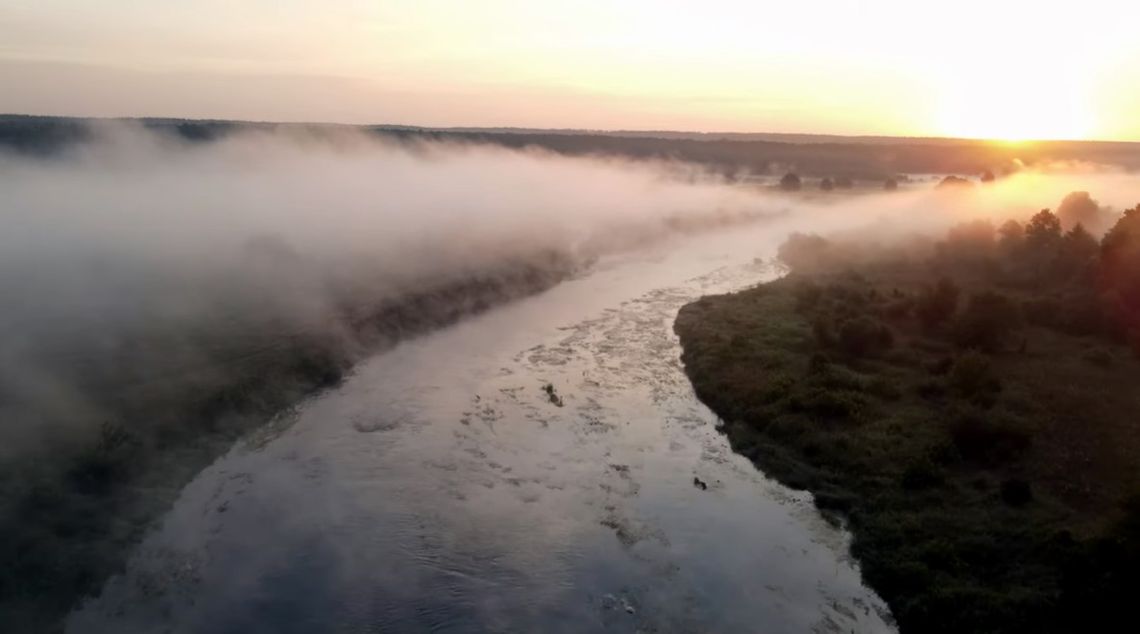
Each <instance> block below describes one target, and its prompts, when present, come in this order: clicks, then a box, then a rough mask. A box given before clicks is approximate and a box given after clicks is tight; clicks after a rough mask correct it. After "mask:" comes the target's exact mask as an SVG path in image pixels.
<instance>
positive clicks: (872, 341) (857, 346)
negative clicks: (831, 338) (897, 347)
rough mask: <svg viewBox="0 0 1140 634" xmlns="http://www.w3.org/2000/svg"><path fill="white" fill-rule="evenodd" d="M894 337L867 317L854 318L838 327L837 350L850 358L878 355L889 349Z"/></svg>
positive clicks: (886, 329)
mask: <svg viewBox="0 0 1140 634" xmlns="http://www.w3.org/2000/svg"><path fill="white" fill-rule="evenodd" d="M893 343H894V336H893V335H892V334H891V331H890V329H889V328H887V327H886V326H885V325H883V324H882V323H879V322H876V321H874V320H873V319H871V318H869V317H865V316H862V317H856V318H855V319H850V320H847V321H845V322H843V324H842V325H840V327H839V336H838V340H837V344H838V346H839V349H840V350H842V351H843V353H844V354H847V355H849V356H852V357H865V356H869V355H873V354H878V353H880V352H882V351H883V350H886V349H887V348H889V347H891V345H892V344H893Z"/></svg>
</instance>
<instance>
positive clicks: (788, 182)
mask: <svg viewBox="0 0 1140 634" xmlns="http://www.w3.org/2000/svg"><path fill="white" fill-rule="evenodd" d="M801 186H802V183H801V182H800V177H799V176H798V175H797V174H795V173H793V172H788V173H787V174H784V177H783V178H781V179H780V189H782V190H784V191H786V192H798V191H799V190H800V187H801Z"/></svg>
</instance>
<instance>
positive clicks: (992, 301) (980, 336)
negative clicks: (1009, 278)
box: [954, 291, 1021, 352]
mask: <svg viewBox="0 0 1140 634" xmlns="http://www.w3.org/2000/svg"><path fill="white" fill-rule="evenodd" d="M1020 325H1021V312H1020V311H1019V310H1018V308H1017V305H1016V304H1015V303H1014V302H1013V301H1012V300H1011V299H1010V298H1009V297H1006V296H1005V295H1003V294H1001V293H995V292H993V291H986V292H984V293H979V294H977V295H974V296H972V297H971V298H970V303H969V305H968V306H967V307H966V310H965V311H964V312H963V313H962V316H961V317H960V318H959V319H958V322H957V323H956V324H955V328H954V339H955V341H956V342H957V344H958V345H959V346H961V347H963V348H978V349H981V350H986V351H990V352H993V351H996V350H998V349H1000V348H1001V346H1002V344H1003V343H1005V340H1006V339H1007V338H1008V336H1009V333H1010V332H1011V331H1013V330H1014V329H1015V328H1017V327H1018V326H1020Z"/></svg>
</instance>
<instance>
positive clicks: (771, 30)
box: [0, 0, 1140, 141]
mask: <svg viewBox="0 0 1140 634" xmlns="http://www.w3.org/2000/svg"><path fill="white" fill-rule="evenodd" d="M1137 14H1140V9H1136V8H1135V7H1133V6H1132V5H1131V3H1128V2H1125V1H1124V0H1084V1H1082V2H1080V3H1075V2H1062V1H1057V2H1040V1H1036V2H1025V1H1022V0H1006V1H995V0H985V1H979V0H960V1H957V2H952V3H936V4H934V3H929V4H927V3H915V2H912V1H909V0H878V1H875V0H868V1H864V2H855V1H842V0H830V1H824V0H799V1H797V2H765V1H757V0H702V1H700V2H696V1H693V0H576V1H573V2H569V1H554V0H547V1H542V2H539V1H536V0H526V1H520V0H479V1H473V0H387V1H370V2H366V1H364V0H323V1H322V2H302V1H301V0H163V1H161V2H155V1H153V0H152V1H146V0H0V112H7V113H25V114H53V115H82V116H100V117H114V116H163V117H187V118H219V119H249V120H272V121H320V122H342V123H391V124H408V125H424V126H491V127H498V126H514V127H541V128H587V129H622V130H662V129H669V130H693V131H737V132H805V133H826V134H851V135H862V134H867V135H901V136H967V137H984V138H998V139H1010V140H1019V139H1034V138H1051V139H1061V138H1064V139H1111V140H1137V141H1140V117H1136V116H1135V114H1134V113H1136V112H1140V38H1137V37H1136V35H1135V19H1134V18H1136V17H1137Z"/></svg>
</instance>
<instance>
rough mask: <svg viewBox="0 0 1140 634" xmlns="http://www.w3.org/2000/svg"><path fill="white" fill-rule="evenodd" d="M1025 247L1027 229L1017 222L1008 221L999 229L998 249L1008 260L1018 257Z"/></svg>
mask: <svg viewBox="0 0 1140 634" xmlns="http://www.w3.org/2000/svg"><path fill="white" fill-rule="evenodd" d="M1024 245H1025V227H1023V226H1021V223H1020V222H1018V221H1016V220H1006V221H1005V223H1003V224H1002V226H1001V228H999V229H998V248H999V249H1001V252H1002V255H1004V256H1005V257H1007V258H1013V257H1017V256H1018V254H1020V253H1021V248H1022V247H1023V246H1024Z"/></svg>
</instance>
